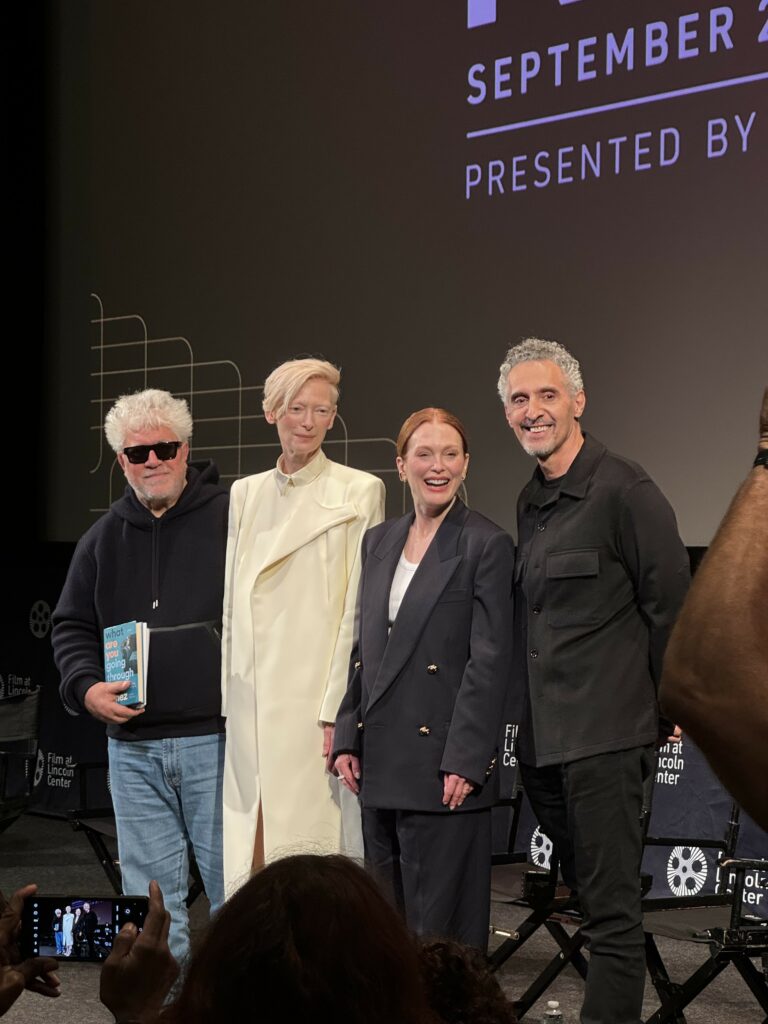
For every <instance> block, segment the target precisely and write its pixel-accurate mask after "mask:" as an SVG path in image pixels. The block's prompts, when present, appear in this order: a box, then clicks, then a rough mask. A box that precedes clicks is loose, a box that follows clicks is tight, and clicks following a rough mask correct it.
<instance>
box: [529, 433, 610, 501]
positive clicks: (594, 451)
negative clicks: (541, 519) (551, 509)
mask: <svg viewBox="0 0 768 1024" xmlns="http://www.w3.org/2000/svg"><path fill="white" fill-rule="evenodd" d="M606 451H607V449H606V447H605V445H604V444H601V443H600V441H598V440H596V439H595V438H594V437H592V435H591V434H587V433H585V434H584V444H583V445H582V446H581V448H580V449H579V450H578V452H577V453H576V458H575V459H574V460H573V462H572V463H571V465H570V467H569V469H568V472H567V473H565V474H564V475H563V476H562V477H561V478H560V483H559V485H558V486H557V487H547V486H546V482H545V479H544V474H543V473H542V472H541V469H540V468H539V467H538V466H537V467H536V469H535V470H534V473H533V476H532V477H531V480H530V483H529V484H528V487H527V488H526V490H527V491H528V492H529V493H528V494H526V502H527V504H528V505H534V506H536V507H537V508H543V507H544V506H545V505H550V504H552V503H553V502H556V501H557V500H558V498H559V497H560V495H562V494H567V495H568V497H570V498H576V499H578V500H581V499H582V498H585V497H586V495H587V491H588V489H589V483H590V481H591V479H592V476H593V474H594V472H595V470H596V469H597V467H598V465H599V463H600V462H601V461H602V458H603V456H604V455H605V453H606Z"/></svg>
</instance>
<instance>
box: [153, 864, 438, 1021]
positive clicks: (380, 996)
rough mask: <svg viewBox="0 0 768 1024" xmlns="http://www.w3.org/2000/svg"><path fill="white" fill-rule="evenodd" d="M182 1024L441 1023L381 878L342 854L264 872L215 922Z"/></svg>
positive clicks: (187, 990)
mask: <svg viewBox="0 0 768 1024" xmlns="http://www.w3.org/2000/svg"><path fill="white" fill-rule="evenodd" d="M161 1020H162V1021H163V1022H174V1024H182V1022H183V1024H221V1022H226V1024H243V1022H245V1021H254V1022H258V1024H272V1022H275V1024H277V1022H279V1024H287V1022H291V1021H302V1022H305V1021H312V1024H340V1022H343V1024H395V1022H397V1024H433V1022H435V1018H434V1016H433V1014H432V1013H431V1011H430V1009H429V1004H428V1003H427V999H426V995H425V992H424V987H423V983H422V981H421V974H420V969H419V960H418V954H417V951H416V946H415V941H414V940H413V939H412V937H411V936H410V934H409V932H408V931H407V929H406V927H405V924H404V923H403V922H402V920H401V918H400V917H399V915H398V913H397V911H396V910H395V909H394V908H393V907H392V906H390V904H389V903H388V902H387V901H386V899H385V898H384V896H383V895H382V893H381V892H380V891H379V889H378V888H377V886H376V884H375V882H374V881H373V880H372V879H371V878H370V877H369V876H368V875H367V874H366V873H365V871H363V869H362V868H360V867H358V866H357V865H356V864H355V863H354V862H352V861H350V860H348V859H347V858H345V857H340V856H316V855H309V854H305V855H299V856H293V857H286V858H284V859H282V860H278V861H275V862H274V863H273V864H270V865H269V866H268V867H265V868H263V869H262V870H261V871H259V872H257V874H255V875H254V876H253V877H252V878H251V879H250V881H248V882H247V883H246V884H245V885H244V886H243V887H242V889H240V890H239V891H238V892H236V893H235V895H234V896H233V897H232V898H231V899H230V900H228V902H227V903H226V904H225V905H224V906H223V907H222V909H221V910H220V911H219V913H218V914H217V915H216V916H215V918H214V919H213V920H212V922H211V924H210V926H209V928H208V930H207V932H206V934H205V937H204V939H203V941H202V943H201V945H200V947H199V948H198V949H197V950H196V952H195V954H194V955H193V957H192V960H191V962H190V964H189V968H188V970H187V972H186V979H185V981H184V985H183V987H182V990H181V992H180V994H179V997H178V999H177V1000H176V1001H175V1002H174V1003H173V1004H171V1005H170V1006H169V1007H167V1008H166V1009H165V1011H164V1012H163V1013H162V1014H161Z"/></svg>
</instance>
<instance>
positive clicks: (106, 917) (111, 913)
mask: <svg viewBox="0 0 768 1024" xmlns="http://www.w3.org/2000/svg"><path fill="white" fill-rule="evenodd" d="M148 906H149V901H148V899H147V897H146V896H115V897H106V898H105V897H103V896H101V897H99V896H94V897H92V898H88V897H83V896H37V895H36V896H30V897H29V898H28V899H27V900H26V901H25V903H24V913H23V915H22V924H21V946H22V955H23V956H25V957H27V956H53V957H56V958H57V959H59V960H75V961H80V962H90V963H100V962H101V961H102V960H106V958H107V957H108V956H109V954H110V952H111V950H112V943H113V941H114V938H115V935H117V933H118V932H119V931H120V929H121V928H122V927H123V925H124V924H125V923H126V922H128V921H133V923H134V924H135V925H136V927H137V928H138V929H139V930H141V928H142V927H143V925H144V918H145V917H146V915H147V910H148Z"/></svg>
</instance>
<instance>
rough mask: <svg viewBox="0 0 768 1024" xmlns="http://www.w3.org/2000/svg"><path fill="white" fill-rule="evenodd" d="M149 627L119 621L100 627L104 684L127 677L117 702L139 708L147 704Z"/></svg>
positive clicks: (116, 681)
mask: <svg viewBox="0 0 768 1024" xmlns="http://www.w3.org/2000/svg"><path fill="white" fill-rule="evenodd" d="M148 655H149V630H148V629H147V624H146V622H136V621H133V622H121V623H120V624H119V625H117V626H108V627H107V628H106V629H105V630H104V679H105V681H106V682H108V683H121V682H123V681H124V680H126V679H127V680H128V682H129V683H130V685H129V687H128V689H127V690H126V691H125V692H124V693H121V694H120V695H119V696H118V698H117V702H118V704H125V705H127V707H130V708H143V707H144V706H145V705H146V703H147V686H146V677H147V658H148Z"/></svg>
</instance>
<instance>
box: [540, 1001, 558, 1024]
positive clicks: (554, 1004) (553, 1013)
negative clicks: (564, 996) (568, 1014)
mask: <svg viewBox="0 0 768 1024" xmlns="http://www.w3.org/2000/svg"><path fill="white" fill-rule="evenodd" d="M541 1024H563V1012H562V1010H561V1009H560V1003H559V1002H558V1001H557V1000H556V999H550V1000H549V1002H548V1003H547V1008H546V1010H545V1011H544V1016H543V1017H542V1018H541Z"/></svg>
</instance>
